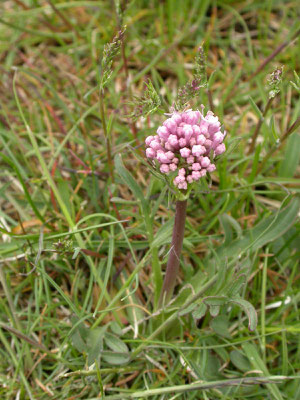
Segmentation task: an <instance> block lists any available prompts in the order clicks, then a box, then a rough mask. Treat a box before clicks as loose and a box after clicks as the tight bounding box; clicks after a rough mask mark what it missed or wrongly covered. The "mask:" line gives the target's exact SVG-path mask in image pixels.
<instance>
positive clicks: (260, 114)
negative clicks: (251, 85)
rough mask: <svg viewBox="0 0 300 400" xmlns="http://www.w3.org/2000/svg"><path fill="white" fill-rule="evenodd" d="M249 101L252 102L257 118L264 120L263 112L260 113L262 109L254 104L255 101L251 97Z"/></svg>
mask: <svg viewBox="0 0 300 400" xmlns="http://www.w3.org/2000/svg"><path fill="white" fill-rule="evenodd" d="M249 100H250V105H251V107H252V109H253V111H254V113H255V114H256V115H257V117H258V118H259V119H263V115H262V112H261V111H260V109H259V108H258V107H257V105H256V103H255V102H254V100H253V99H252V97H251V96H249Z"/></svg>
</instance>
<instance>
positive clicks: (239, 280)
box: [227, 274, 247, 297]
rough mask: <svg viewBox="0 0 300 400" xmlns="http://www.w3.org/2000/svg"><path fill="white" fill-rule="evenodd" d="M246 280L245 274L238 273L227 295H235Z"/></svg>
mask: <svg viewBox="0 0 300 400" xmlns="http://www.w3.org/2000/svg"><path fill="white" fill-rule="evenodd" d="M246 281H247V277H246V275H245V274H242V275H239V276H238V277H237V278H236V279H235V280H234V281H233V283H232V284H231V285H230V287H229V289H228V292H227V295H228V297H233V296H236V295H237V294H238V292H239V291H240V290H241V287H242V286H243V285H245V283H246Z"/></svg>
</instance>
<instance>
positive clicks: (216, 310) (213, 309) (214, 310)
mask: <svg viewBox="0 0 300 400" xmlns="http://www.w3.org/2000/svg"><path fill="white" fill-rule="evenodd" d="M209 312H210V315H211V316H212V317H216V316H217V315H218V314H219V312H220V306H210V307H209Z"/></svg>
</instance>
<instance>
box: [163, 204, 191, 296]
mask: <svg viewBox="0 0 300 400" xmlns="http://www.w3.org/2000/svg"><path fill="white" fill-rule="evenodd" d="M186 205H187V200H184V201H181V200H177V201H176V211H175V222H174V227H173V236H172V244H171V250H170V254H169V259H168V263H167V270H166V275H165V279H164V283H163V288H162V292H161V296H160V304H162V303H163V302H164V303H168V302H169V301H170V299H171V297H172V294H173V291H174V287H175V284H176V278H177V275H178V271H179V265H180V255H181V250H182V243H183V237H184V227H185V219H186Z"/></svg>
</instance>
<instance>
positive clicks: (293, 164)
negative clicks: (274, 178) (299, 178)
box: [279, 132, 300, 178]
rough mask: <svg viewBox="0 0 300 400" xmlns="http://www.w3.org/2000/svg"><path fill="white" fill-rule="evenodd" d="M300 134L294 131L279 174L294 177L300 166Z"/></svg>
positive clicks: (288, 142)
mask: <svg viewBox="0 0 300 400" xmlns="http://www.w3.org/2000/svg"><path fill="white" fill-rule="evenodd" d="M299 149H300V134H299V133H298V132H295V133H293V134H292V135H291V136H290V137H289V139H288V141H287V145H286V149H285V154H284V157H283V160H282V162H281V163H280V166H279V176H283V177H286V178H292V177H293V176H294V175H295V173H296V170H297V168H298V166H299V161H300V151H299Z"/></svg>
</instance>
